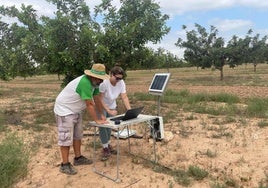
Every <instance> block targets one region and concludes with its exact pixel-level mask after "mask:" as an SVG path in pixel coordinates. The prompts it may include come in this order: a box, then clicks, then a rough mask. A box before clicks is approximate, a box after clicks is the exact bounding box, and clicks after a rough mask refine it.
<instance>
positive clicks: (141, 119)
mask: <svg viewBox="0 0 268 188" xmlns="http://www.w3.org/2000/svg"><path fill="white" fill-rule="evenodd" d="M157 117H158V116H151V115H145V114H140V115H139V116H138V117H137V118H134V119H131V120H128V121H121V123H120V124H118V125H115V123H114V122H113V121H111V120H109V119H110V118H108V119H107V121H108V122H109V124H105V125H103V124H97V123H96V122H95V121H90V122H89V125H90V126H93V127H94V152H93V171H94V172H95V173H97V174H99V175H102V176H104V177H106V178H108V179H111V180H113V181H114V182H120V179H119V162H120V161H119V158H120V150H119V138H120V134H117V135H116V140H117V142H116V150H117V156H116V177H112V176H110V175H108V174H105V173H104V172H103V171H99V170H97V169H96V160H97V159H96V135H97V128H98V127H108V128H111V129H113V130H116V131H117V133H120V131H122V130H124V129H127V132H128V133H129V127H130V126H132V125H137V124H139V123H146V124H147V126H149V128H150V130H152V135H155V130H154V126H153V125H152V120H154V119H156V118H157ZM155 145H156V138H155V136H153V147H154V148H153V150H154V161H156V151H155ZM128 146H129V153H131V149H130V137H129V136H128Z"/></svg>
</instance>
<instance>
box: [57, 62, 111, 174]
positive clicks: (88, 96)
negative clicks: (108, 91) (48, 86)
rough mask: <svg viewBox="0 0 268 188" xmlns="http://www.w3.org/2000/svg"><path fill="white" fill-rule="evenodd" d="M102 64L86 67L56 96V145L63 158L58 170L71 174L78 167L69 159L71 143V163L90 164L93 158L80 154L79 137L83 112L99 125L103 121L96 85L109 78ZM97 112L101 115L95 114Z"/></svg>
mask: <svg viewBox="0 0 268 188" xmlns="http://www.w3.org/2000/svg"><path fill="white" fill-rule="evenodd" d="M108 78H109V75H107V74H106V71H105V66H104V65H103V64H93V66H92V68H91V70H85V71H84V75H82V76H79V77H77V78H75V79H74V80H72V81H71V82H70V83H69V84H68V85H67V86H66V87H65V88H64V89H63V90H62V91H61V92H60V94H59V95H58V96H57V98H56V101H55V105H54V113H55V116H56V122H57V127H58V145H59V146H60V152H61V157H62V163H61V165H60V172H62V173H65V174H69V175H74V174H76V173H77V170H76V169H75V168H74V167H73V166H72V164H71V163H70V162H69V151H70V146H71V145H73V149H74V155H75V157H74V161H73V165H75V166H76V165H85V164H92V160H90V159H88V158H86V157H84V156H83V155H82V154H81V139H82V137H83V127H82V111H83V110H85V109H87V111H88V113H89V115H90V116H91V118H92V119H93V120H94V121H95V122H96V123H98V124H105V123H107V122H106V118H105V116H104V115H103V113H102V112H103V109H102V108H103V107H102V105H101V101H100V97H98V94H99V85H100V83H101V82H102V81H103V80H104V79H108ZM96 110H97V111H98V113H99V114H101V115H100V117H99V116H98V114H97V112H96Z"/></svg>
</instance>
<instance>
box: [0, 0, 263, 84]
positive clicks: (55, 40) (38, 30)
mask: <svg viewBox="0 0 268 188" xmlns="http://www.w3.org/2000/svg"><path fill="white" fill-rule="evenodd" d="M46 1H47V2H49V3H52V4H54V5H55V6H56V7H57V11H56V12H55V16H54V17H47V16H43V15H41V16H38V15H37V14H36V10H34V9H33V8H32V6H25V5H24V4H22V5H21V9H20V10H19V9H17V8H16V7H15V6H11V7H4V6H0V16H1V15H2V16H5V17H10V18H13V19H16V20H17V21H16V22H13V23H5V22H4V21H2V18H1V17H0V79H4V80H8V79H12V78H15V77H16V76H23V77H25V78H26V77H27V76H32V75H35V74H40V73H54V74H58V75H64V83H63V84H66V83H68V82H69V81H70V80H71V79H73V78H74V77H76V76H78V75H80V74H82V73H83V70H84V69H88V68H90V67H91V65H92V63H104V64H105V65H106V66H107V67H108V68H110V67H112V66H114V65H115V64H120V65H121V66H122V67H123V68H125V69H153V68H171V67H179V66H185V65H192V66H196V67H201V68H209V67H212V66H213V67H215V68H216V69H219V70H220V72H221V78H223V72H222V70H223V69H222V68H223V66H224V65H226V64H228V65H229V66H230V67H235V66H237V65H240V64H242V63H253V64H254V65H255V67H256V65H257V63H260V62H265V61H267V54H268V53H267V44H266V40H267V37H266V36H265V37H263V38H261V39H260V35H258V34H257V35H256V36H252V30H249V32H248V34H247V36H246V37H245V38H244V39H241V38H239V37H236V36H234V37H233V38H232V39H231V40H230V41H229V42H228V43H227V45H226V44H225V41H224V39H223V38H222V37H218V31H217V29H216V28H215V27H213V26H211V28H210V31H209V32H207V31H206V29H205V28H204V27H202V26H200V25H198V24H196V25H195V26H196V28H195V29H194V30H191V31H188V30H187V28H186V27H185V26H183V29H185V31H186V39H185V41H183V40H182V39H181V38H179V39H178V41H177V42H176V45H177V46H178V47H179V48H183V49H185V54H184V58H185V60H184V61H182V60H181V59H179V58H178V57H177V56H176V55H174V54H172V53H170V52H168V51H166V50H164V49H161V48H159V49H158V50H156V51H154V50H152V49H151V48H148V47H146V44H147V43H148V42H152V43H158V42H160V41H161V39H162V37H163V36H164V35H166V34H167V33H168V32H169V31H170V28H169V27H167V26H166V21H167V20H168V19H169V17H168V15H166V14H162V13H161V10H160V6H159V4H158V3H155V2H154V1H153V0H121V1H120V2H121V6H120V7H119V8H117V7H115V6H113V5H112V0H102V3H101V4H99V5H98V6H96V7H94V12H93V13H91V12H90V8H89V7H88V6H87V5H86V3H85V1H84V0H46ZM185 62H186V63H185Z"/></svg>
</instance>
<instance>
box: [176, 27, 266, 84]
mask: <svg viewBox="0 0 268 188" xmlns="http://www.w3.org/2000/svg"><path fill="white" fill-rule="evenodd" d="M183 29H184V30H185V31H186V40H184V41H183V40H182V39H181V38H179V39H178V41H177V43H176V45H177V46H178V47H181V48H185V49H186V50H185V52H184V58H185V60H186V61H188V62H191V64H192V65H194V66H196V67H201V68H210V67H214V68H216V69H218V70H220V79H221V80H222V79H223V67H224V65H229V66H230V67H232V68H233V67H235V66H238V65H241V64H243V63H251V64H253V65H254V71H255V72H256V67H257V64H258V63H265V62H267V61H268V43H267V39H268V38H267V36H266V35H265V36H264V37H262V38H261V37H260V34H256V35H253V31H252V29H250V30H249V31H248V33H247V34H246V36H245V38H239V37H238V36H236V35H234V36H233V37H232V38H231V39H230V40H229V41H228V42H227V43H225V40H224V38H222V37H219V36H218V30H217V29H216V28H215V27H214V26H211V27H210V31H209V32H208V31H206V28H204V27H202V26H201V25H199V24H195V29H194V30H190V31H188V30H187V28H186V26H183Z"/></svg>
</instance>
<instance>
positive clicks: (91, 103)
mask: <svg viewBox="0 0 268 188" xmlns="http://www.w3.org/2000/svg"><path fill="white" fill-rule="evenodd" d="M86 105H87V111H88V113H89V115H90V116H91V117H92V119H93V121H95V122H96V123H97V124H105V123H107V121H106V119H105V118H104V119H103V114H102V112H101V115H102V118H101V119H99V118H98V115H97V113H96V108H95V102H94V101H93V100H86ZM96 107H97V108H98V105H97V103H96Z"/></svg>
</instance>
